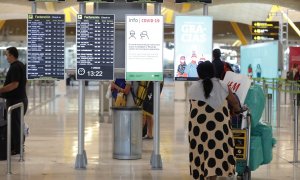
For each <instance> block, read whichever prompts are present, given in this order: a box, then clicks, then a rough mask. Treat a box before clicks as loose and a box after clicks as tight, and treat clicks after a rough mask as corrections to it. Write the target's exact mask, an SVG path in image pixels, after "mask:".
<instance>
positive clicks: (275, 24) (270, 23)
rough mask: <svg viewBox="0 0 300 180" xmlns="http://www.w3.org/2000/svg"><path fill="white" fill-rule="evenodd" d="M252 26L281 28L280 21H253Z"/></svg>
mask: <svg viewBox="0 0 300 180" xmlns="http://www.w3.org/2000/svg"><path fill="white" fill-rule="evenodd" d="M252 27H255V28H279V22H278V21H252Z"/></svg>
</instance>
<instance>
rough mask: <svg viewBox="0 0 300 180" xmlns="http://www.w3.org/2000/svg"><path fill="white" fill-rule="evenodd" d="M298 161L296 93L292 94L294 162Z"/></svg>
mask: <svg viewBox="0 0 300 180" xmlns="http://www.w3.org/2000/svg"><path fill="white" fill-rule="evenodd" d="M297 162H298V106H297V95H295V96H294V163H297Z"/></svg>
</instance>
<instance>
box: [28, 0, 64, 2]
mask: <svg viewBox="0 0 300 180" xmlns="http://www.w3.org/2000/svg"><path fill="white" fill-rule="evenodd" d="M29 1H34V2H63V1H66V0H29Z"/></svg>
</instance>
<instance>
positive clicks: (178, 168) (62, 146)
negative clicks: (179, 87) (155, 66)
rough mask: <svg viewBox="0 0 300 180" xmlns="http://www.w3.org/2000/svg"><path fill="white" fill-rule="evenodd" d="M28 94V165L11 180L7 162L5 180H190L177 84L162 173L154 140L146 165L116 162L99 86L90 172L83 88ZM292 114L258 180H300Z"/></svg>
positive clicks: (163, 119) (169, 102)
mask: <svg viewBox="0 0 300 180" xmlns="http://www.w3.org/2000/svg"><path fill="white" fill-rule="evenodd" d="M57 89H58V87H56V90H57ZM40 91H41V92H42V93H41V95H39V92H40ZM33 93H35V95H36V97H34V96H33ZM28 94H29V97H30V106H29V111H28V113H27V115H26V117H25V119H26V121H27V123H28V124H29V126H30V136H29V137H28V138H27V139H26V146H25V162H18V156H13V157H12V172H13V174H12V175H6V161H0V179H1V180H2V179H3V180H4V179H8V180H19V179H22V180H23V179H24V180H54V179H55V180H59V179H64V180H68V179H75V180H83V179H105V180H106V179H118V180H121V179H122V180H123V179H137V180H139V179H155V180H165V179H178V180H181V179H183V180H184V179H190V176H189V168H188V142H187V118H186V115H187V112H188V110H187V104H186V102H185V101H174V83H173V82H172V81H166V83H165V86H164V89H163V92H162V95H161V106H160V107H161V110H160V111H161V114H160V125H161V126H160V130H161V131H160V136H161V142H160V153H161V157H162V161H163V169H162V170H152V169H151V166H150V156H151V153H152V150H153V140H144V141H143V153H142V159H139V160H116V159H113V158H112V124H111V123H109V122H108V119H107V117H105V119H104V122H103V123H99V112H98V111H99V90H98V86H87V87H86V93H85V106H86V112H85V150H86V153H87V158H88V165H87V168H86V170H75V168H74V166H75V157H76V155H77V151H78V149H77V142H78V141H77V139H78V130H77V128H78V127H77V126H78V86H71V87H67V89H66V95H65V96H64V95H60V96H55V93H54V92H53V88H52V87H42V88H39V87H36V88H35V89H33V87H30V88H29V89H28ZM56 94H57V93H56ZM60 94H61V93H60ZM54 97H55V98H54ZM282 99H283V97H282ZM288 99H289V98H288ZM289 103H290V102H288V104H289ZM292 114H293V113H292V106H290V105H285V104H284V103H282V106H281V127H280V128H276V127H274V129H273V133H274V136H275V137H276V139H277V145H276V147H275V148H274V149H273V161H272V162H271V163H270V164H268V165H263V166H260V167H259V168H258V169H257V170H256V171H253V172H252V179H256V180H262V179H278V180H281V179H300V168H299V167H300V166H299V165H298V164H293V163H290V162H289V161H292V160H293V127H294V126H293V120H292V119H293V115H292ZM1 148H3V147H1Z"/></svg>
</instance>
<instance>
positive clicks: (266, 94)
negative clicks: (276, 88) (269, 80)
mask: <svg viewBox="0 0 300 180" xmlns="http://www.w3.org/2000/svg"><path fill="white" fill-rule="evenodd" d="M264 94H265V97H266V99H265V110H264V113H265V122H268V120H269V117H268V116H269V107H268V104H269V97H268V85H267V84H265V85H264Z"/></svg>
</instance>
